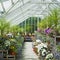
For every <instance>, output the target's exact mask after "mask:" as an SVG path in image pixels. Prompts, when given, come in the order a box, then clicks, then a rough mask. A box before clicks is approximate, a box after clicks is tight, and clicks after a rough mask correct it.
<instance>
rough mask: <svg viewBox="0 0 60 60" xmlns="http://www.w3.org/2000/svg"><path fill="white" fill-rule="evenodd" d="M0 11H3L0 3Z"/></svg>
mask: <svg viewBox="0 0 60 60" xmlns="http://www.w3.org/2000/svg"><path fill="white" fill-rule="evenodd" d="M0 11H3V9H2V6H1V3H0Z"/></svg>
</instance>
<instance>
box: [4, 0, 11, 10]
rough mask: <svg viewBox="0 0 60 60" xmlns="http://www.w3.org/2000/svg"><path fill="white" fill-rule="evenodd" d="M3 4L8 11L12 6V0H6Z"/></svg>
mask: <svg viewBox="0 0 60 60" xmlns="http://www.w3.org/2000/svg"><path fill="white" fill-rule="evenodd" d="M3 4H4V7H5V10H6V11H7V10H8V9H9V8H10V6H11V1H10V0H9V1H5V2H3Z"/></svg>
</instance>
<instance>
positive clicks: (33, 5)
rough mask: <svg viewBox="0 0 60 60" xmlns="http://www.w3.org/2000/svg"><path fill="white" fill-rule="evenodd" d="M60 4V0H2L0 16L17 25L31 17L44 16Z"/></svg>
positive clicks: (0, 1)
mask: <svg viewBox="0 0 60 60" xmlns="http://www.w3.org/2000/svg"><path fill="white" fill-rule="evenodd" d="M59 6H60V0H0V16H1V15H2V16H4V17H6V19H7V21H10V22H11V24H12V25H15V24H19V23H21V22H23V21H24V20H26V19H27V18H29V17H35V16H36V17H41V18H44V16H46V15H48V13H49V12H50V10H51V9H54V8H57V7H58V8H59Z"/></svg>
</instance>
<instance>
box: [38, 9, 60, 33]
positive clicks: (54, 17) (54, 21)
mask: <svg viewBox="0 0 60 60" xmlns="http://www.w3.org/2000/svg"><path fill="white" fill-rule="evenodd" d="M59 11H60V9H59V8H57V9H53V10H51V11H50V13H49V15H48V16H46V17H44V19H42V21H41V22H40V23H39V27H40V29H45V28H47V27H49V28H53V29H54V31H55V32H56V31H59V30H60V27H59V26H58V25H59V20H60V15H59Z"/></svg>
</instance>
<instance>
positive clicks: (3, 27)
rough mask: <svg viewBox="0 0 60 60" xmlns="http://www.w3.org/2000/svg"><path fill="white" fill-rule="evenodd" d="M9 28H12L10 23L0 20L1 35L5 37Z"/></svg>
mask: <svg viewBox="0 0 60 60" xmlns="http://www.w3.org/2000/svg"><path fill="white" fill-rule="evenodd" d="M9 27H10V24H9V22H7V21H6V19H4V18H1V19H0V33H1V35H3V34H4V32H6V31H8V29H9Z"/></svg>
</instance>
